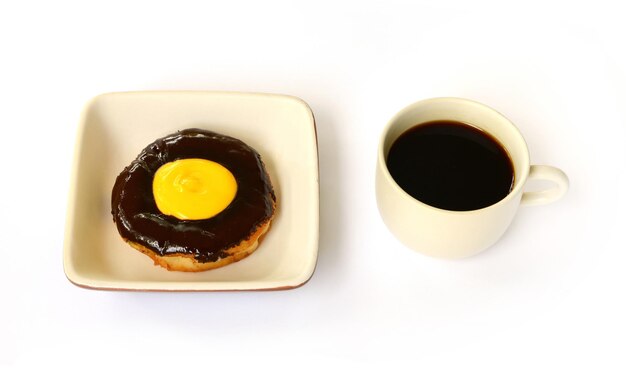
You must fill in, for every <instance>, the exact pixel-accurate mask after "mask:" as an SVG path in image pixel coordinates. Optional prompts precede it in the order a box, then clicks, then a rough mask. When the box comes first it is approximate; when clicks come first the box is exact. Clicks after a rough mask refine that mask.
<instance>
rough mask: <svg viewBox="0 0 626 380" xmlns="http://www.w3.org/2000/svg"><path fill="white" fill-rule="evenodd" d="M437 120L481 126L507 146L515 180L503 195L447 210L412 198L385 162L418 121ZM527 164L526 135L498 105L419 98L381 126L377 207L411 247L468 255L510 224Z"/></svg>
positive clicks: (440, 254) (491, 241)
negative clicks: (488, 201)
mask: <svg viewBox="0 0 626 380" xmlns="http://www.w3.org/2000/svg"><path fill="white" fill-rule="evenodd" d="M441 120H449V121H456V122H460V123H463V124H469V125H472V126H476V127H479V128H480V129H481V130H483V131H485V132H487V133H488V134H489V135H491V136H492V137H494V138H495V139H496V140H497V142H499V143H500V145H501V146H502V147H504V148H505V150H506V151H507V153H508V154H509V157H510V159H511V163H512V165H513V170H514V183H513V186H512V188H511V191H510V192H509V194H508V195H507V196H506V197H504V198H503V199H501V200H500V201H498V202H496V203H494V204H492V205H490V206H488V207H484V208H480V209H476V210H470V211H450V210H444V209H440V208H436V207H432V206H429V205H427V204H425V203H423V202H421V201H419V200H417V199H415V198H413V197H412V196H410V195H409V194H408V193H406V192H405V191H404V190H403V189H402V188H401V187H400V186H399V185H398V184H397V183H396V181H395V180H394V179H393V177H392V176H391V174H390V172H389V169H388V168H387V163H386V159H387V155H388V153H389V150H390V148H391V146H392V145H393V143H394V142H395V141H396V140H397V139H398V138H399V137H400V136H401V135H402V134H403V133H404V132H406V131H407V130H409V129H411V128H412V127H414V126H416V125H419V124H424V123H428V122H432V121H441ZM529 169H530V163H529V153H528V148H527V145H526V142H525V141H524V138H523V137H522V135H521V133H520V132H519V130H518V129H517V127H515V125H513V124H512V123H511V122H510V121H509V120H508V119H506V118H505V117H504V116H503V115H501V114H500V113H498V112H497V111H495V110H493V109H491V108H489V107H487V106H485V105H483V104H480V103H476V102H473V101H470V100H466V99H459V98H435V99H428V100H423V101H420V102H417V103H414V104H412V105H410V106H408V107H406V108H404V109H403V110H402V111H400V112H399V113H398V114H397V115H396V116H395V117H394V118H393V119H392V120H391V121H390V122H389V123H388V124H387V126H386V128H385V130H384V132H383V135H382V137H381V141H380V145H379V149H378V160H377V169H376V197H377V202H378V208H379V211H380V214H381V217H382V218H383V221H384V222H385V224H386V225H387V227H388V228H389V230H390V231H391V232H392V233H393V234H394V235H395V236H396V237H397V238H398V239H399V240H400V241H401V242H402V243H404V244H405V245H407V246H408V247H410V248H412V249H413V250H415V251H418V252H421V253H425V254H428V255H432V256H438V257H448V258H461V257H467V256H471V255H474V254H476V253H478V252H480V251H482V250H484V249H486V248H488V247H489V246H491V245H492V244H494V243H495V242H496V241H497V240H498V239H499V238H500V236H501V235H502V234H503V233H504V231H505V230H506V229H507V228H508V226H509V225H510V223H511V221H512V219H513V216H514V215H515V212H516V211H517V208H518V206H519V204H520V199H521V197H522V188H523V185H524V183H525V182H526V179H527V178H528V174H529Z"/></svg>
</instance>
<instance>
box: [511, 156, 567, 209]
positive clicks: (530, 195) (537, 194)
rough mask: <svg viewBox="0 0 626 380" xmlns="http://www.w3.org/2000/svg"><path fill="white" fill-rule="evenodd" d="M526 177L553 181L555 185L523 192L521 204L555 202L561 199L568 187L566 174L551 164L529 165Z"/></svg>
mask: <svg viewBox="0 0 626 380" xmlns="http://www.w3.org/2000/svg"><path fill="white" fill-rule="evenodd" d="M528 179H529V180H533V179H534V180H537V179H539V180H546V181H550V182H553V183H554V184H555V186H552V187H550V188H548V189H546V190H540V191H527V192H525V193H524V194H522V201H521V205H522V206H536V205H545V204H548V203H552V202H555V201H557V200H559V199H561V197H563V195H565V193H566V192H567V189H568V188H569V179H567V175H565V173H563V171H562V170H561V169H557V168H555V167H553V166H546V165H531V166H530V172H529V173H528Z"/></svg>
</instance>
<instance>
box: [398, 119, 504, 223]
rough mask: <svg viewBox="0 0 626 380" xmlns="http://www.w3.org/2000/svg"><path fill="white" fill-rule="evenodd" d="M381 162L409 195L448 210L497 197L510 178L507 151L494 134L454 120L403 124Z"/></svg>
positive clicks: (483, 204)
mask: <svg viewBox="0 0 626 380" xmlns="http://www.w3.org/2000/svg"><path fill="white" fill-rule="evenodd" d="M387 167H388V168H389V172H390V173H391V176H392V177H393V178H394V180H395V181H396V183H398V185H400V187H401V188H402V189H403V190H404V191H406V192H407V193H409V194H410V195H411V196H412V197H413V198H415V199H417V200H419V201H421V202H424V203H426V204H428V205H431V206H434V207H437V208H441V209H446V210H454V211H467V210H476V209H480V208H483V207H487V206H490V205H492V204H494V203H496V202H498V201H500V200H501V199H503V198H504V197H506V196H507V194H509V192H510V191H511V189H512V188H513V181H514V178H515V175H514V171H513V164H512V163H511V159H510V157H509V155H508V153H507V152H506V150H505V149H504V148H503V147H502V146H501V145H500V143H499V142H498V141H497V140H496V139H495V138H494V137H492V136H490V135H488V134H487V133H485V132H483V131H482V130H480V129H478V128H475V127H473V126H471V125H468V124H463V123H460V122H456V121H432V122H428V123H424V124H420V125H417V126H415V127H413V128H411V129H409V130H407V131H406V132H404V133H403V134H402V135H401V136H400V137H399V138H398V139H397V140H396V141H395V142H394V143H393V145H392V146H391V149H390V150H389V155H388V156H387Z"/></svg>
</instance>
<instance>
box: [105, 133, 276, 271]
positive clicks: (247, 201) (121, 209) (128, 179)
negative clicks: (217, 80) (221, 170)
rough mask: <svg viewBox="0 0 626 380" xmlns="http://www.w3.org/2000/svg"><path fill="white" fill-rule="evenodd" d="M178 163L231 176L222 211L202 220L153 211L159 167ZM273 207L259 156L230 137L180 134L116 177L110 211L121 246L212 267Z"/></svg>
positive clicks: (143, 153)
mask: <svg viewBox="0 0 626 380" xmlns="http://www.w3.org/2000/svg"><path fill="white" fill-rule="evenodd" d="M184 158H204V159H207V160H211V161H214V162H217V163H219V164H221V165H223V166H224V167H226V168H227V169H228V170H230V172H231V173H233V175H234V177H235V179H236V180H237V194H236V196H235V199H234V200H233V201H232V202H231V204H230V205H228V207H227V208H226V209H225V210H224V211H222V212H221V213H219V214H217V215H216V216H214V217H212V218H209V219H203V220H179V219H177V218H175V217H173V216H168V215H164V214H162V213H161V212H160V211H159V209H158V208H157V206H156V203H155V201H154V196H153V194H152V180H153V178H154V174H155V173H156V171H157V170H158V169H159V167H161V166H162V165H163V164H165V163H167V162H171V161H176V160H178V159H184ZM275 201H276V196H275V195H274V190H273V188H272V184H271V182H270V179H269V176H268V175H267V172H266V171H265V167H264V165H263V162H262V161H261V156H260V155H259V154H258V153H257V152H256V151H255V150H254V149H252V148H251V147H250V146H248V145H246V144H245V143H244V142H242V141H241V140H238V139H235V138H232V137H228V136H224V135H220V134H218V133H214V132H210V131H206V130H202V129H185V130H182V131H179V132H177V133H173V134H171V135H168V136H165V137H164V138H161V139H158V140H156V141H155V142H153V143H152V144H150V145H148V146H147V147H146V148H145V149H144V150H142V151H141V153H140V154H139V156H137V158H136V159H135V160H134V161H133V162H131V164H130V165H129V166H127V167H126V168H125V169H124V170H123V171H122V172H121V173H120V175H119V176H118V177H117V180H116V181H115V185H114V186H113V192H112V197H111V208H112V214H113V220H114V221H115V224H116V225H117V229H118V231H119V233H120V235H121V236H122V238H124V239H125V240H129V241H132V242H135V243H138V244H140V245H142V246H144V247H146V248H148V249H150V250H152V251H154V252H155V253H157V254H159V255H161V256H164V255H172V254H174V255H175V254H193V255H194V257H195V259H196V260H197V261H199V262H214V261H217V260H219V259H220V258H223V257H226V256H228V255H227V254H226V253H225V252H224V251H225V250H227V249H229V248H231V247H233V246H236V245H237V244H239V243H240V242H241V241H242V240H244V239H247V238H249V237H250V236H251V235H252V233H254V231H256V229H257V228H258V227H259V226H260V225H261V224H264V223H266V222H267V221H268V220H269V219H270V218H271V217H272V214H273V212H274V204H275Z"/></svg>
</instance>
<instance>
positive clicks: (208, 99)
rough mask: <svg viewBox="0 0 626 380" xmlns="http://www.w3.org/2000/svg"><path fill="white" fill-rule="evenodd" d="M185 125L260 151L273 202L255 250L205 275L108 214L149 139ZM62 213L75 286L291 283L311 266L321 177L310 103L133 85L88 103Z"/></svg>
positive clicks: (202, 287) (188, 287) (193, 287)
mask: <svg viewBox="0 0 626 380" xmlns="http://www.w3.org/2000/svg"><path fill="white" fill-rule="evenodd" d="M185 128H203V129H207V130H211V131H215V132H218V133H222V134H226V135H229V136H233V137H235V138H239V139H241V140H243V141H244V142H245V143H247V144H249V145H250V146H252V147H253V148H255V149H256V150H257V151H258V152H259V153H260V154H261V157H262V158H263V161H264V162H265V165H266V167H267V170H268V172H269V175H270V177H271V179H272V184H273V186H274V190H275V192H276V196H277V199H278V207H277V211H276V216H275V218H274V221H273V222H272V226H271V228H270V230H269V231H268V233H267V234H266V236H265V238H264V239H263V241H262V242H261V244H260V245H259V248H258V249H257V250H256V251H255V252H254V253H253V254H252V255H250V256H249V257H247V258H246V259H244V260H242V261H239V262H237V263H233V264H230V265H227V266H225V267H222V268H219V269H214V270H210V271H206V272H198V273H184V272H169V271H167V270H165V269H163V268H161V267H158V266H155V265H153V263H152V260H151V259H149V258H148V257H147V256H145V255H143V254H141V253H139V252H138V251H135V250H134V249H133V248H131V247H130V246H128V245H127V244H126V243H124V242H123V241H122V239H121V237H120V236H119V235H118V232H117V229H116V227H115V224H114V223H113V219H112V216H111V189H112V187H113V183H114V181H115V178H116V177H117V175H118V174H119V173H120V172H121V171H122V170H123V169H124V167H125V166H126V165H128V164H129V163H130V162H131V161H132V160H133V159H134V158H135V157H136V156H137V155H138V154H139V152H140V151H141V150H142V149H143V148H144V147H145V146H147V145H148V144H150V143H151V142H153V141H154V140H156V139H157V138H160V137H163V136H165V135H167V134H170V133H173V132H176V131H178V130H181V129H185ZM74 160H75V161H74V165H73V169H72V182H71V188H70V195H69V203H68V210H67V223H66V232H65V245H64V260H63V263H64V269H65V274H66V276H67V278H68V279H69V280H70V281H71V282H72V283H74V284H76V285H78V286H82V287H87V288H94V289H110V290H163V291H209V290H261V289H268V290H269V289H290V288H294V287H298V286H300V285H302V284H304V283H306V282H307V281H308V280H309V278H310V277H311V276H312V274H313V271H314V269H315V265H316V263H317V250H318V236H319V176H318V158H317V139H316V131H315V122H314V119H313V114H312V112H311V109H310V108H309V107H308V105H307V104H306V103H304V102H303V101H302V100H300V99H298V98H294V97H291V96H284V95H270V94H252V93H231V92H129V93H111V94H104V95H100V96H97V97H96V98H94V99H93V100H92V101H91V102H89V104H87V106H86V108H85V110H84V112H83V115H82V119H81V124H80V127H79V131H78V136H77V139H76V151H75V154H74Z"/></svg>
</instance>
